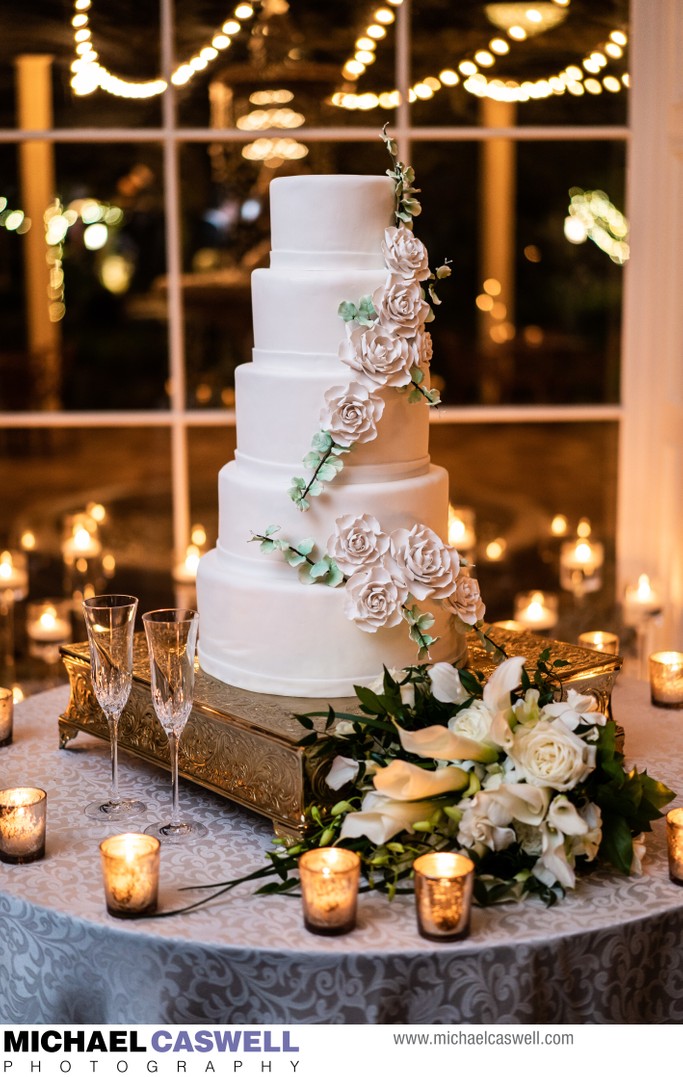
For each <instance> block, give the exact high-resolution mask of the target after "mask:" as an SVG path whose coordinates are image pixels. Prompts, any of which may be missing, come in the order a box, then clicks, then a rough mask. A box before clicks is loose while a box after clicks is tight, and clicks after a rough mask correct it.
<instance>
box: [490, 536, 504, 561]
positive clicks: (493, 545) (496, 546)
mask: <svg viewBox="0 0 683 1077" xmlns="http://www.w3.org/2000/svg"><path fill="white" fill-rule="evenodd" d="M506 550H507V542H506V541H505V539H504V538H496V539H492V541H491V542H489V543H487V545H486V556H487V558H488V559H489V561H500V560H501V559H502V558H503V557H504V556H505V551H506Z"/></svg>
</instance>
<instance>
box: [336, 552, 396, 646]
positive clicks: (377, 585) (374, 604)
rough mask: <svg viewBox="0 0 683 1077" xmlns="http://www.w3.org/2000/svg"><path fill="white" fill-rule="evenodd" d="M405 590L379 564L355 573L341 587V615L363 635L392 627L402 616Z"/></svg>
mask: <svg viewBox="0 0 683 1077" xmlns="http://www.w3.org/2000/svg"><path fill="white" fill-rule="evenodd" d="M406 598H407V589H406V588H405V587H404V586H402V585H401V584H400V583H399V582H398V581H397V580H396V579H395V578H394V576H393V575H392V574H391V572H388V571H387V569H386V568H384V567H383V566H382V565H374V566H373V567H372V568H370V569H368V570H367V571H366V572H357V573H355V575H353V576H352V577H351V579H350V580H349V581H348V583H347V584H346V587H345V588H344V614H345V615H346V617H348V619H349V620H350V621H354V622H355V623H356V624H357V625H358V627H359V628H361V629H362V630H363V631H364V632H376V631H377V629H378V628H383V627H385V626H386V627H387V628H394V627H395V626H396V625H397V624H400V622H401V619H402V617H403V613H402V607H403V603H404V602H405V600H406Z"/></svg>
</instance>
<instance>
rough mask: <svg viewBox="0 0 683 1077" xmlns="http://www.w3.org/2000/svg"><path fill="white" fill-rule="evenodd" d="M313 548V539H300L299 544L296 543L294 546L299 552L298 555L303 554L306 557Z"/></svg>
mask: <svg viewBox="0 0 683 1077" xmlns="http://www.w3.org/2000/svg"><path fill="white" fill-rule="evenodd" d="M314 546H315V539H313V538H306V539H302V540H301V542H297V544H296V548H297V550H298V551H299V553H303V554H306V555H308V554H309V553H310V552H311V550H312V549H313V547H314Z"/></svg>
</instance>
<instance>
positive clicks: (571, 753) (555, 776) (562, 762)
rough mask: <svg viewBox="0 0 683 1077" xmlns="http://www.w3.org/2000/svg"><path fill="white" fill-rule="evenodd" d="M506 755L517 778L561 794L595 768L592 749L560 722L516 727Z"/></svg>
mask: <svg viewBox="0 0 683 1077" xmlns="http://www.w3.org/2000/svg"><path fill="white" fill-rule="evenodd" d="M509 754H510V756H511V757H512V759H513V760H514V762H515V764H516V767H517V770H518V772H519V774H520V776H521V777H523V778H525V779H526V781H528V782H530V784H531V785H547V786H550V788H551V789H556V790H557V791H558V792H559V793H564V792H566V791H567V790H568V789H573V788H574V786H575V785H577V784H578V783H579V782H581V781H583V780H584V778H587V777H588V775H589V774H590V773H591V771H592V770H594V768H595V759H596V749H595V746H594V745H589V744H585V743H584V741H582V740H581V738H580V737H577V736H576V734H575V733H572V732H571V731H570V730H568V729H566V728H565V726H563V725H562V724H561V723H558V722H546V721H543V720H541V721H540V722H539V723H538V724H537V725H535V726H522V725H519V726H517V728H516V729H515V731H514V733H513V741H512V746H511V748H510V753H509Z"/></svg>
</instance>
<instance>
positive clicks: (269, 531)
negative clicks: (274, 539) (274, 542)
mask: <svg viewBox="0 0 683 1077" xmlns="http://www.w3.org/2000/svg"><path fill="white" fill-rule="evenodd" d="M279 530H280V525H279V524H268V527H267V528H266V530H265V534H266V535H274V534H275V532H276V531H279Z"/></svg>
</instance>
